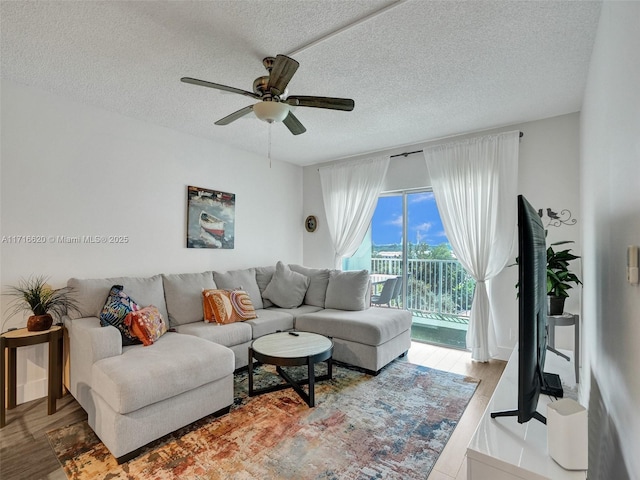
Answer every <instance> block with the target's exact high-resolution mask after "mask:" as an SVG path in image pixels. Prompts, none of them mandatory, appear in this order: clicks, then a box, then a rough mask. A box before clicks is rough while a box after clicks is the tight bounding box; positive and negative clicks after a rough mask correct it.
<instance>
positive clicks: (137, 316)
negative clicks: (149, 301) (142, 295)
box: [124, 305, 167, 347]
mask: <svg viewBox="0 0 640 480" xmlns="http://www.w3.org/2000/svg"><path fill="white" fill-rule="evenodd" d="M124 323H125V325H126V326H127V327H129V331H130V332H131V334H132V335H134V336H136V337H137V338H138V339H139V340H141V341H142V344H143V345H144V346H145V347H148V346H149V345H153V342H155V341H156V340H158V339H159V338H160V337H161V336H162V335H164V334H165V333H167V326H166V324H165V323H164V320H163V319H162V314H160V311H159V310H158V307H154V306H153V305H149V306H148V307H144V308H143V309H141V310H138V311H135V312H131V313H129V314H128V315H127V316H126V317H125V319H124Z"/></svg>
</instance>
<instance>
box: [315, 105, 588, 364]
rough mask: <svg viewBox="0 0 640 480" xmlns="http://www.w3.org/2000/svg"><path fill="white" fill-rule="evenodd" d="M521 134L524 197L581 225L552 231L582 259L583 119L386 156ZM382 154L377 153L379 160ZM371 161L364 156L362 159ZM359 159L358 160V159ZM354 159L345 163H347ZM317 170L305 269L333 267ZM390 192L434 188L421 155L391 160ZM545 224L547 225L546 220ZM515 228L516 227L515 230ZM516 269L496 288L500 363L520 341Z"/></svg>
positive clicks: (561, 332) (576, 302) (552, 237)
mask: <svg viewBox="0 0 640 480" xmlns="http://www.w3.org/2000/svg"><path fill="white" fill-rule="evenodd" d="M509 130H520V131H522V132H524V137H523V138H522V140H521V141H520V159H519V172H518V183H519V188H518V191H519V193H522V194H524V195H525V196H526V197H527V198H528V199H529V201H530V202H531V203H532V204H533V205H534V206H536V207H538V208H545V209H546V208H552V209H553V210H554V211H560V210H562V209H567V210H569V211H570V212H571V215H572V218H574V219H576V220H577V223H576V224H575V225H574V226H567V225H562V226H561V227H549V229H548V230H549V236H548V241H549V242H555V241H559V240H572V241H575V242H576V244H575V245H570V247H571V248H572V250H573V251H574V253H576V254H578V255H579V254H580V244H579V239H580V221H581V217H580V211H579V210H580V209H579V198H580V197H579V172H578V164H579V150H578V145H579V141H578V133H579V114H577V113H573V114H569V115H563V116H560V117H554V118H549V119H545V120H539V121H535V122H528V123H523V124H518V125H511V126H509V127H505V128H502V129H495V130H490V131H486V132H481V133H476V134H469V135H461V136H458V137H455V138H449V139H444V140H439V141H437V142H427V143H423V144H417V145H412V146H406V147H403V148H398V149H394V150H388V151H385V152H384V153H385V154H390V155H393V154H396V153H402V152H406V151H414V150H420V149H422V148H424V147H426V146H430V145H434V144H436V143H445V142H452V141H457V140H460V139H463V138H468V137H472V136H479V135H484V134H489V133H495V132H498V131H509ZM379 153H380V152H378V153H376V154H379ZM364 156H366V155H363V157H364ZM358 158H359V157H358ZM348 160H349V159H345V160H341V161H348ZM317 168H318V166H317V165H315V166H314V165H312V166H308V167H305V168H304V173H303V177H304V214H305V215H310V214H314V215H317V216H318V218H319V223H320V227H319V228H318V230H316V232H314V233H305V234H304V263H305V264H306V265H311V266H316V267H322V266H325V267H326V266H330V265H333V263H332V261H333V250H332V245H331V239H330V237H329V233H328V231H327V228H326V218H325V213H324V206H323V203H322V191H321V187H320V178H319V175H318V172H317ZM389 170H390V172H389V174H388V175H387V179H386V182H385V189H388V190H393V189H401V188H419V187H429V186H430V182H429V176H428V172H427V170H426V166H425V161H424V156H423V155H422V154H415V155H410V156H409V157H406V158H405V157H396V158H393V159H392V160H391V165H390V167H389ZM545 220H546V219H545ZM514 228H515V226H514ZM516 255H517V245H514V250H513V254H512V258H513V259H514V261H515V257H516ZM574 263H575V267H574V270H575V271H576V273H578V275H579V276H581V268H580V263H579V262H574ZM516 281H517V269H516V268H508V269H506V270H505V271H504V272H503V273H502V274H500V275H499V276H498V277H497V278H496V279H495V280H494V281H493V282H492V286H491V297H492V301H493V303H494V305H495V313H496V318H495V321H496V325H497V330H498V332H497V337H498V338H497V340H498V345H499V346H500V347H501V357H503V358H505V359H507V358H508V356H509V353H510V352H511V350H512V348H513V346H514V345H515V342H516V339H517V319H518V316H517V302H516V296H515V287H514V285H515V283H516ZM566 310H567V311H574V312H579V311H580V288H578V289H574V290H572V291H571V297H570V298H569V300H568V302H567V304H566ZM556 343H557V346H559V347H560V348H567V349H573V330H572V329H571V328H564V329H563V328H559V329H558V330H557V337H556Z"/></svg>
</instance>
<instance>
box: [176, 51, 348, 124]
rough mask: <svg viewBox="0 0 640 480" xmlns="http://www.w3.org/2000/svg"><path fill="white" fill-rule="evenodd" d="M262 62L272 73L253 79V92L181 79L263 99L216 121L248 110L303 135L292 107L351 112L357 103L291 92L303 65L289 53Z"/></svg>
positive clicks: (232, 118)
mask: <svg viewBox="0 0 640 480" xmlns="http://www.w3.org/2000/svg"><path fill="white" fill-rule="evenodd" d="M262 64H263V65H264V67H265V68H266V69H267V71H268V72H269V75H265V76H262V77H258V78H256V79H255V80H254V82H253V92H249V91H247V90H241V89H239V88H234V87H228V86H226V85H220V84H218V83H212V82H207V81H205V80H198V79H197V78H190V77H183V78H181V79H180V80H181V81H182V82H185V83H191V84H193V85H200V86H202V87H209V88H215V89H217V90H223V91H225V92H231V93H238V94H240V95H244V96H246V97H251V98H254V99H256V100H260V102H258V103H256V104H254V105H249V106H248V107H244V108H241V109H240V110H238V111H237V112H233V113H232V114H231V115H227V116H226V117H224V118H221V119H220V120H218V121H217V122H216V123H215V124H216V125H228V124H230V123H231V122H233V121H235V120H237V119H239V118H241V117H244V116H245V115H247V114H248V113H250V112H253V113H255V114H256V117H258V118H259V119H260V120H264V121H265V122H268V123H272V122H282V123H284V124H285V126H286V127H287V128H288V129H289V131H290V132H291V133H293V134H294V135H300V134H301V133H304V132H306V131H307V129H306V128H305V127H304V125H302V123H300V121H299V120H298V119H297V118H296V116H295V115H294V114H293V112H292V111H291V109H290V107H313V108H328V109H330V110H344V111H348V112H350V111H351V110H353V107H354V106H355V102H354V101H353V100H351V99H350V98H334V97H314V96H306V95H288V91H287V85H288V84H289V82H290V81H291V78H292V77H293V75H294V74H295V73H296V70H298V67H299V66H300V64H299V63H298V62H297V61H295V60H294V59H293V58H289V57H287V56H286V55H278V56H276V57H266V58H265V59H264V60H262Z"/></svg>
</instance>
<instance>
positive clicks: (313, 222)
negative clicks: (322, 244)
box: [304, 215, 318, 232]
mask: <svg viewBox="0 0 640 480" xmlns="http://www.w3.org/2000/svg"><path fill="white" fill-rule="evenodd" d="M304 228H306V229H307V232H315V231H316V228H318V219H317V218H316V216H315V215H309V216H308V217H307V219H306V220H305V221H304Z"/></svg>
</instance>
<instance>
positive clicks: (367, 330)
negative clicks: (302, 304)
mask: <svg viewBox="0 0 640 480" xmlns="http://www.w3.org/2000/svg"><path fill="white" fill-rule="evenodd" d="M296 330H301V331H305V332H312V333H319V334H321V335H325V336H328V337H332V338H333V343H334V350H333V358H334V360H337V361H339V362H343V363H347V364H349V365H354V366H357V367H360V368H363V369H365V370H367V371H369V372H370V373H373V374H377V373H378V372H379V371H380V369H381V368H382V367H384V366H385V365H387V364H388V363H389V362H391V361H393V360H394V359H395V358H397V357H399V356H401V355H403V354H404V353H405V352H406V351H407V350H409V347H410V346H411V313H410V312H408V311H406V310H400V309H396V308H378V307H373V308H367V309H365V310H357V311H346V310H337V309H325V310H320V311H318V312H313V313H306V314H304V315H300V316H299V317H297V318H296Z"/></svg>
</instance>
